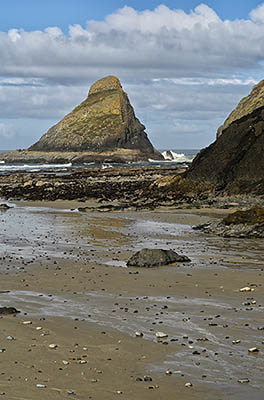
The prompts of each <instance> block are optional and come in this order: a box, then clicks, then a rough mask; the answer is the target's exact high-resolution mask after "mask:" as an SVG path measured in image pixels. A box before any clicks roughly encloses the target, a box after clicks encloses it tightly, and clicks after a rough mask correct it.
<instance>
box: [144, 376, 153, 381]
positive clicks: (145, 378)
mask: <svg viewBox="0 0 264 400" xmlns="http://www.w3.org/2000/svg"><path fill="white" fill-rule="evenodd" d="M144 382H152V378H151V376H146V375H145V376H144Z"/></svg>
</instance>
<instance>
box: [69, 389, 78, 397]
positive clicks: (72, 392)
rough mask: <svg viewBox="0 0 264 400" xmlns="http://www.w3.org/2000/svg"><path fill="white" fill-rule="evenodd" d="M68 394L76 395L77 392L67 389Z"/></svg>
mask: <svg viewBox="0 0 264 400" xmlns="http://www.w3.org/2000/svg"><path fill="white" fill-rule="evenodd" d="M67 394H69V395H73V396H75V394H76V393H75V392H74V391H73V390H67Z"/></svg>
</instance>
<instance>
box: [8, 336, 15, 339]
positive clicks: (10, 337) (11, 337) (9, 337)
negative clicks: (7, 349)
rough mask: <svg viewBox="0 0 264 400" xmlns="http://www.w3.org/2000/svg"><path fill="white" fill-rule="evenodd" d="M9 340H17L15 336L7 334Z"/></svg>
mask: <svg viewBox="0 0 264 400" xmlns="http://www.w3.org/2000/svg"><path fill="white" fill-rule="evenodd" d="M7 340H16V339H15V338H14V337H13V336H7Z"/></svg>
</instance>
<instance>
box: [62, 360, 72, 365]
mask: <svg viewBox="0 0 264 400" xmlns="http://www.w3.org/2000/svg"><path fill="white" fill-rule="evenodd" d="M62 364H64V365H69V364H70V363H69V361H66V360H62Z"/></svg>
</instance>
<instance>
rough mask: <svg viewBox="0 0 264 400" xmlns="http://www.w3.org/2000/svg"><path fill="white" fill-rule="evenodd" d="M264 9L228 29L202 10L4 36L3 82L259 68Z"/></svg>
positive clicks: (129, 12) (117, 16) (163, 10)
mask: <svg viewBox="0 0 264 400" xmlns="http://www.w3.org/2000/svg"><path fill="white" fill-rule="evenodd" d="M263 14H264V5H262V6H260V7H258V8H257V9H255V10H253V11H252V12H251V15H250V18H249V19H248V20H236V21H228V20H226V21H222V20H221V19H220V18H219V17H218V16H217V14H216V13H215V12H214V10H212V9H211V8H209V7H208V6H206V5H204V4H201V5H199V6H198V7H196V8H195V9H194V10H193V11H191V12H190V13H185V12H184V11H182V10H177V9H176V10H171V9H169V8H168V7H166V6H164V5H161V6H159V7H157V8H156V9H155V10H154V11H150V10H146V11H142V12H138V11H136V10H134V9H133V8H131V7H127V6H126V7H124V8H122V9H120V10H117V11H116V12H115V13H113V14H111V15H108V16H107V17H106V18H105V20H104V21H101V22H97V21H87V25H86V27H85V28H83V27H81V26H80V25H73V26H71V27H70V28H69V34H68V35H67V36H66V35H64V34H63V32H62V31H61V30H60V29H59V28H57V27H49V28H47V29H46V30H44V31H32V32H25V31H23V30H18V29H11V30H9V32H7V33H4V32H2V33H0V53H1V64H0V75H2V76H24V77H32V76H34V77H41V78H50V79H54V80H56V81H60V82H67V81H68V80H72V81H82V82H84V81H87V80H89V81H90V80H91V81H92V80H93V79H94V78H97V77H98V76H101V75H106V74H109V73H116V74H118V75H119V76H120V77H121V78H123V79H127V78H129V77H132V76H135V77H136V78H137V79H146V78H150V77H152V78H155V77H157V78H159V77H192V76H194V75H195V76H196V77H197V76H208V75H210V76H217V75H225V76H223V77H224V78H225V77H226V75H227V74H230V72H231V73H238V71H240V72H243V71H245V70H246V69H247V68H251V69H252V70H254V69H256V68H258V63H259V62H261V61H263V60H264V40H263V36H264V23H263V24H262V23H261V21H262V20H264V19H263Z"/></svg>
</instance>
